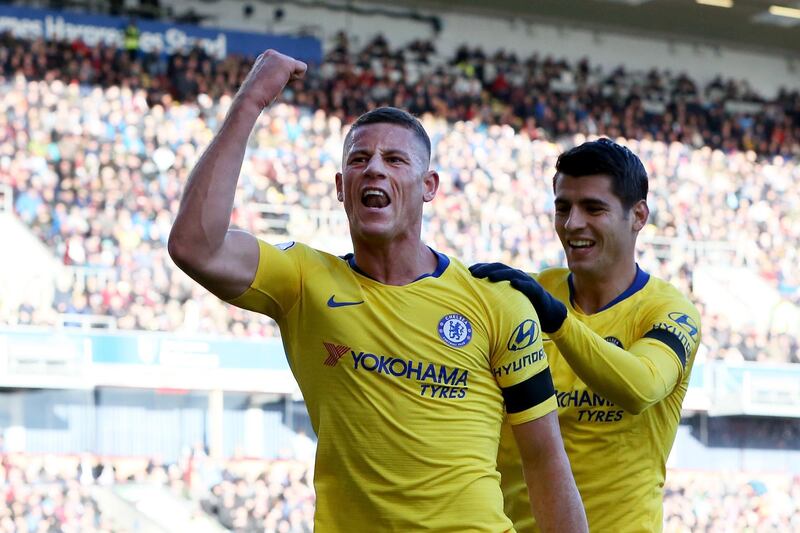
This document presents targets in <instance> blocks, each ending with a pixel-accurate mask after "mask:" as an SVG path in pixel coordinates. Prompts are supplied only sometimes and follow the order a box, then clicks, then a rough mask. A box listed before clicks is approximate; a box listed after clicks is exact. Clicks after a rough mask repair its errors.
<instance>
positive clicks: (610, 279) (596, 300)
mask: <svg viewBox="0 0 800 533" xmlns="http://www.w3.org/2000/svg"><path fill="white" fill-rule="evenodd" d="M634 279H636V262H635V261H631V262H630V263H626V264H625V265H622V266H620V267H618V268H615V269H614V270H613V271H612V272H604V273H603V275H601V276H593V275H591V274H589V273H584V274H580V273H577V272H573V273H572V287H573V291H574V292H573V295H572V296H573V300H574V302H575V304H576V305H577V306H578V307H580V309H581V311H583V312H584V313H586V314H587V315H591V314H594V313H596V312H598V311H599V310H600V309H602V308H603V307H605V306H606V305H608V304H609V303H611V302H612V301H613V300H614V298H616V297H617V296H619V295H620V294H622V293H623V292H625V290H626V289H627V288H628V287H630V286H631V284H632V283H633V280H634Z"/></svg>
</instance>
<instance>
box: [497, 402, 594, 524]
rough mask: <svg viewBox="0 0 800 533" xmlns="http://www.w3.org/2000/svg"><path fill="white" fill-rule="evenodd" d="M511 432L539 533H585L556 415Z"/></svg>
mask: <svg viewBox="0 0 800 533" xmlns="http://www.w3.org/2000/svg"><path fill="white" fill-rule="evenodd" d="M512 429H513V431H514V439H515V440H516V441H517V447H518V448H519V453H520V456H521V457H522V470H523V473H524V475H525V483H526V484H527V485H528V496H529V498H530V501H531V510H532V511H533V516H534V517H535V518H536V523H537V524H538V526H539V528H540V529H541V531H543V532H548V531H552V532H559V533H561V532H563V533H574V532H584V531H588V530H589V528H588V525H587V523H586V513H585V511H584V509H583V502H582V501H581V497H580V494H579V493H578V487H577V486H576V485H575V479H574V478H573V476H572V470H570V466H569V460H568V459H567V452H565V451H564V443H563V441H562V440H561V433H560V432H559V428H558V416H557V415H556V412H555V411H553V412H551V413H549V414H547V415H545V416H543V417H541V418H537V419H536V420H532V421H530V422H526V423H524V424H520V425H516V426H512Z"/></svg>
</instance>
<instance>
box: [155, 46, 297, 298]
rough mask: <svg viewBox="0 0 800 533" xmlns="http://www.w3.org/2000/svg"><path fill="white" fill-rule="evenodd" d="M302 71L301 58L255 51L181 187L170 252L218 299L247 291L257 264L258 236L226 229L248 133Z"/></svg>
mask: <svg viewBox="0 0 800 533" xmlns="http://www.w3.org/2000/svg"><path fill="white" fill-rule="evenodd" d="M305 71H306V64H305V63H303V62H302V61H298V60H296V59H293V58H291V57H289V56H286V55H283V54H281V53H278V52H276V51H274V50H267V51H266V52H264V53H263V54H261V55H260V56H258V58H257V59H256V62H255V64H254V65H253V67H252V68H251V69H250V73H249V74H248V75H247V78H246V79H245V81H244V83H242V86H241V87H240V88H239V91H238V92H237V93H236V96H235V97H234V99H233V103H232V104H231V108H230V110H229V111H228V115H227V116H226V117H225V120H224V122H223V123H222V127H221V128H220V129H219V131H218V132H217V134H216V135H215V136H214V139H213V140H212V141H211V144H209V146H208V148H206V150H205V152H203V155H202V156H201V157H200V160H199V161H198V162H197V165H195V167H194V169H193V170H192V173H191V174H190V176H189V180H188V182H187V183H186V187H185V189H184V191H183V197H182V198H181V203H180V208H179V210H178V214H177V216H176V217H175V223H174V224H173V226H172V231H171V232H170V235H169V243H168V250H169V255H170V257H172V260H173V261H175V264H176V265H178V267H180V268H181V270H183V271H184V272H186V273H187V274H188V275H189V276H191V277H192V278H193V279H194V280H195V281H197V282H198V283H200V284H201V285H202V286H203V287H205V288H206V289H208V290H209V291H210V292H212V293H214V294H215V295H217V296H218V297H220V298H222V299H226V300H227V299H231V298H234V297H236V296H239V295H240V294H242V293H243V292H244V291H246V290H247V288H248V287H249V285H250V283H251V282H252V280H253V278H254V277H255V274H256V269H257V268H258V259H259V246H258V241H257V240H256V238H255V237H254V236H253V235H251V234H249V233H247V232H245V231H239V230H231V229H230V219H231V212H232V210H233V199H234V195H235V193H236V183H237V181H238V179H239V172H240V170H241V167H242V160H243V159H244V152H245V148H246V146H247V139H248V137H249V136H250V132H251V131H252V129H253V126H254V125H255V122H256V120H257V119H258V116H259V115H260V114H261V111H262V110H263V109H264V108H265V107H267V106H268V105H270V104H271V103H272V102H273V101H274V100H275V98H276V97H277V96H278V95H279V94H280V92H281V91H282V90H283V87H284V86H285V85H286V84H287V83H288V82H289V81H291V80H294V79H299V78H301V77H302V76H303V75H304V74H305Z"/></svg>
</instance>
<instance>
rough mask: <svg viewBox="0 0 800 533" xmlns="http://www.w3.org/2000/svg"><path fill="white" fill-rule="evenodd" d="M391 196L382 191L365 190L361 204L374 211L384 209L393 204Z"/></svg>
mask: <svg viewBox="0 0 800 533" xmlns="http://www.w3.org/2000/svg"><path fill="white" fill-rule="evenodd" d="M391 203H392V201H391V200H390V199H389V196H388V195H387V194H386V193H385V192H384V191H382V190H380V189H364V190H363V191H361V204H362V205H363V206H364V207H369V208H372V209H382V208H384V207H386V206H387V205H389V204H391Z"/></svg>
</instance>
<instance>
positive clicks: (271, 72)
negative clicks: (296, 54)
mask: <svg viewBox="0 0 800 533" xmlns="http://www.w3.org/2000/svg"><path fill="white" fill-rule="evenodd" d="M307 68H308V65H306V64H305V63H303V62H302V61H298V60H297V59H295V58H293V57H289V56H287V55H284V54H281V53H280V52H276V51H275V50H272V49H270V50H267V51H266V52H264V53H262V54H261V55H259V56H258V58H256V62H255V63H254V64H253V67H252V68H251V69H250V72H249V73H248V74H247V78H245V80H244V82H243V83H242V86H241V87H240V88H239V93H238V94H237V97H239V98H246V99H248V100H251V101H253V102H254V103H255V104H256V105H258V106H260V108H261V109H263V108H265V107H267V106H268V105H270V104H271V103H272V102H273V101H274V100H275V98H277V97H278V95H279V94H280V93H281V91H282V90H283V88H284V87H285V86H286V84H287V83H289V82H290V81H294V80H299V79H300V78H302V77H303V76H304V75H305V73H306V69H307Z"/></svg>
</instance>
